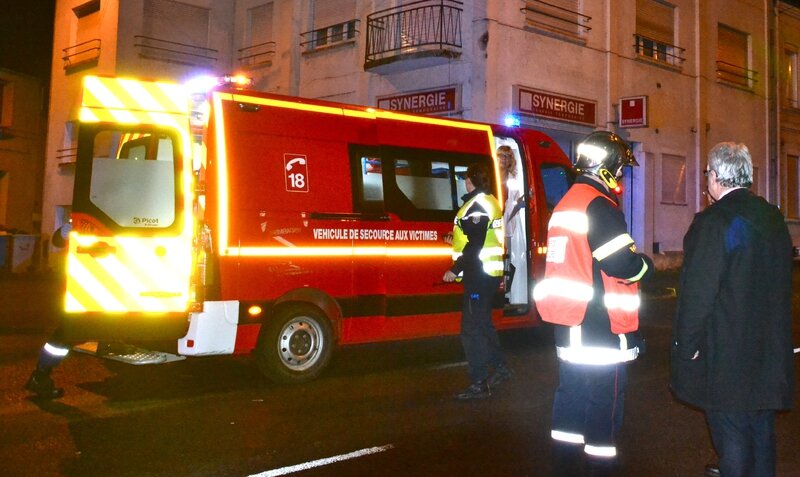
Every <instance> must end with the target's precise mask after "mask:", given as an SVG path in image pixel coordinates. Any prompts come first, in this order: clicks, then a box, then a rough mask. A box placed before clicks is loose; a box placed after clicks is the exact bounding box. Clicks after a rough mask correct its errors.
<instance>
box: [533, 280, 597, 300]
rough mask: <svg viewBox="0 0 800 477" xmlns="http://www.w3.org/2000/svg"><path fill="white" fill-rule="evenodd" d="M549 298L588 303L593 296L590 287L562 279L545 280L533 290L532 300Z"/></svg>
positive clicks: (592, 290)
mask: <svg viewBox="0 0 800 477" xmlns="http://www.w3.org/2000/svg"><path fill="white" fill-rule="evenodd" d="M550 296H557V297H560V298H566V299H568V300H575V301H579V302H586V303H588V302H589V301H590V300H591V299H592V297H593V296H594V289H593V288H592V286H591V285H586V284H585V283H580V282H576V281H574V280H567V279H564V278H545V279H544V280H542V281H540V282H539V283H538V284H536V286H535V287H534V288H533V299H534V300H537V301H538V300H542V299H544V298H546V297H550Z"/></svg>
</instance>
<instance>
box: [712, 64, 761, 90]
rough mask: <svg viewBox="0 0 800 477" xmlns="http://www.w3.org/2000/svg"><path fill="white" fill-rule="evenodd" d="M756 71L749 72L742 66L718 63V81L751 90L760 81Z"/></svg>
mask: <svg viewBox="0 0 800 477" xmlns="http://www.w3.org/2000/svg"><path fill="white" fill-rule="evenodd" d="M757 74H758V72H757V71H755V70H748V69H747V68H744V67H742V66H738V65H734V64H731V63H726V62H724V61H717V79H718V80H721V81H724V82H726V83H730V84H733V85H736V86H741V87H744V88H748V89H751V88H752V87H753V84H754V83H755V82H756V81H758V80H757V79H756V75H757Z"/></svg>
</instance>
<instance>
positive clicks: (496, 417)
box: [0, 275, 800, 477]
mask: <svg viewBox="0 0 800 477" xmlns="http://www.w3.org/2000/svg"><path fill="white" fill-rule="evenodd" d="M674 279H675V276H674V275H673V276H662V277H660V279H659V280H660V281H657V283H656V284H655V285H651V289H650V293H648V296H649V297H650V298H648V299H647V300H646V301H645V305H644V306H645V308H644V310H643V314H642V315H643V319H642V324H643V326H642V328H643V331H644V334H645V336H646V339H647V341H648V351H647V354H646V355H645V356H643V357H642V358H641V359H640V360H638V361H637V362H636V363H634V364H633V365H632V366H631V367H630V379H629V387H628V393H627V397H626V409H625V417H624V426H623V431H622V436H621V442H620V443H619V451H620V458H621V462H622V469H621V471H620V473H619V475H621V476H656V477H657V476H695V475H696V476H700V475H702V469H703V466H704V465H705V464H706V463H709V462H712V461H713V458H714V453H713V451H712V448H711V443H710V439H709V437H708V433H707V431H706V428H705V424H704V420H703V415H702V413H700V412H698V411H696V410H693V409H690V408H688V407H686V406H684V405H682V404H680V403H677V402H675V401H674V400H673V399H672V397H671V395H670V393H669V391H668V388H667V380H668V375H669V367H668V359H667V356H668V355H667V350H668V342H669V334H670V326H671V325H670V324H671V318H672V313H673V311H674V303H675V300H674V298H670V297H669V294H668V293H666V292H665V290H666V289H667V288H668V287H669V286H670V285H671V284H672V281H673V280H674ZM39 282H41V280H34V279H31V280H30V282H28V283H27V285H25V284H20V283H21V282H19V280H14V284H13V285H12V284H10V283H9V280H0V307H2V308H0V309H3V310H6V311H4V312H2V313H0V323H3V325H0V376H2V379H0V422H1V423H2V426H1V427H0V428H1V429H2V432H0V474H2V475H4V476H5V475H12V476H14V475H20V476H23V475H24V476H39V475H42V476H53V475H56V476H57V475H66V476H101V475H102V476H107V475H115V476H142V475H147V476H162V475H163V476H217V475H219V476H251V475H263V476H272V475H302V476H317V475H319V476H340V475H341V476H362V475H363V476H367V475H369V476H371V475H380V476H407V475H415V476H428V475H430V476H451V475H461V476H512V475H513V476H546V475H548V473H549V458H550V457H549V456H550V438H549V423H550V407H551V404H552V394H553V390H554V389H555V386H556V382H557V374H556V372H557V366H556V360H555V357H554V352H553V347H552V339H551V333H550V330H549V329H548V328H547V327H546V326H543V327H541V328H539V329H535V330H526V331H522V332H519V331H517V332H509V333H505V334H503V335H502V341H503V345H504V348H505V350H506V352H507V355H508V359H509V363H510V365H511V366H512V367H513V369H515V371H516V377H515V379H514V380H513V381H510V382H508V383H505V384H504V385H503V386H502V387H501V388H500V389H498V390H497V391H496V392H495V393H494V395H493V396H492V397H491V398H489V399H487V400H485V401H478V402H470V403H461V402H456V401H454V400H453V399H452V394H453V393H454V392H455V391H457V390H459V389H460V388H462V387H463V386H464V385H465V384H466V378H465V372H466V370H465V366H464V363H463V355H462V353H461V348H460V344H459V342H458V340H457V339H454V338H445V339H436V340H426V341H421V342H409V343H394V344H384V345H369V346H361V347H356V348H349V349H346V350H342V351H341V352H340V353H338V354H337V355H336V356H335V358H334V361H333V362H332V364H331V367H330V369H329V371H328V372H327V373H326V374H325V375H324V376H323V377H322V378H320V379H319V380H317V381H315V382H312V383H310V384H306V385H302V386H274V385H271V384H268V383H265V382H264V381H263V380H262V379H261V377H260V376H259V374H258V372H257V371H256V368H255V366H254V365H253V363H252V362H251V361H250V359H249V358H247V357H209V358H191V359H187V360H185V361H180V362H175V363H169V364H166V365H156V366H138V367H134V366H129V365H123V364H119V363H114V362H108V361H105V360H101V359H98V358H94V357H91V356H87V355H82V354H79V353H73V356H70V358H69V359H67V360H66V361H65V363H64V364H63V365H62V366H61V367H60V368H59V369H58V370H57V371H56V373H55V378H56V379H57V381H58V382H59V384H60V385H61V386H63V387H65V389H66V392H67V394H66V396H65V397H64V398H63V399H61V400H58V401H54V402H49V403H36V402H34V401H31V400H29V399H28V397H27V393H26V392H25V391H24V390H22V385H23V384H24V382H25V380H26V378H27V376H28V374H29V373H30V370H31V369H32V367H33V365H34V363H35V360H36V353H37V350H38V348H39V346H40V345H41V342H42V340H43V339H44V338H45V337H46V333H45V331H46V329H47V328H48V326H50V325H49V324H48V319H47V317H44V316H41V314H42V313H46V312H47V310H49V309H51V307H53V306H57V301H58V300H57V299H56V298H53V297H51V296H50V295H51V294H52V293H53V291H52V290H57V289H58V287H57V285H53V284H52V283H49V282H48V281H47V280H45V282H48V283H45V284H42V283H39ZM37 283H38V284H37ZM11 289H13V292H12V291H10V290H11ZM48 290H50V291H48ZM12 295H13V296H12ZM9 300H10V301H12V302H14V303H16V306H17V307H16V308H14V311H15V313H14V316H13V317H9V315H8V313H7V310H8V309H9V308H7V307H6V306H5V305H4V302H6V303H8V301H9ZM796 302H797V300H796ZM33 315H36V316H33ZM15 321H21V322H22V323H18V324H12V322H15ZM795 338H796V342H797V343H800V323H796V324H795ZM799 346H800V345H799ZM798 404H800V399H796V407H797V408H800V406H798ZM777 432H778V445H779V447H778V472H779V475H781V476H800V453H799V452H797V450H798V449H800V411H796V412H792V413H784V414H781V415H779V417H778V422H777Z"/></svg>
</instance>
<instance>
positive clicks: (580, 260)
mask: <svg viewBox="0 0 800 477" xmlns="http://www.w3.org/2000/svg"><path fill="white" fill-rule="evenodd" d="M623 166H638V163H637V162H636V160H635V159H634V157H633V154H632V152H631V150H630V148H629V147H628V145H627V144H626V143H625V141H623V140H622V139H621V138H620V137H619V136H618V135H616V134H613V133H610V132H605V131H596V132H593V133H591V134H589V135H588V136H587V137H586V138H585V139H584V140H583V141H582V142H581V143H580V144H579V145H578V148H577V158H576V161H575V168H574V169H575V172H576V174H577V178H576V180H575V184H574V185H573V186H572V187H571V188H570V189H569V191H567V193H566V195H564V197H563V198H562V199H561V201H560V202H559V204H558V205H557V206H556V208H555V210H554V211H553V215H552V216H551V218H550V223H549V225H548V241H547V259H546V268H545V276H544V279H543V280H541V281H540V282H539V283H538V284H537V285H536V287H535V288H534V300H535V302H536V306H537V309H538V311H539V313H540V315H541V317H542V319H543V320H544V321H546V322H549V323H553V324H554V333H555V344H556V353H557V356H558V359H559V385H558V388H557V389H556V392H555V397H554V402H553V417H552V419H553V420H552V428H551V437H552V439H553V464H554V471H555V472H554V473H555V474H556V475H580V472H581V469H580V467H583V466H584V464H585V467H586V468H587V470H588V472H589V475H608V474H610V473H611V472H612V470H613V469H614V467H615V466H616V463H617V459H616V455H617V449H616V446H615V442H616V437H617V433H618V432H619V430H620V426H621V424H622V422H621V421H622V410H623V399H624V394H625V386H626V378H627V372H626V365H627V363H629V362H631V361H633V360H634V359H636V357H637V356H638V355H639V353H640V352H641V351H643V344H644V342H643V340H641V338H640V335H639V333H638V328H639V315H638V313H639V302H640V299H639V289H638V282H639V281H640V280H641V279H643V278H645V277H646V276H647V275H649V274H651V273H652V271H653V262H652V261H651V260H650V258H649V257H647V256H646V255H644V254H641V253H637V251H636V246H635V245H634V242H633V238H631V236H630V235H629V234H628V231H627V225H626V223H625V217H624V215H623V214H622V211H621V210H620V209H619V203H618V200H617V198H616V196H615V195H614V194H613V193H612V191H613V190H615V188H616V187H617V185H618V181H619V180H620V179H621V177H622V168H623Z"/></svg>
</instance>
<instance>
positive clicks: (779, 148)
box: [42, 0, 800, 259]
mask: <svg viewBox="0 0 800 477" xmlns="http://www.w3.org/2000/svg"><path fill="white" fill-rule="evenodd" d="M799 6H800V2H798V1H777V0H702V1H701V0H670V1H664V0H592V1H588V0H473V1H470V0H462V1H459V0H418V1H412V0H224V1H223V0H219V1H214V0H181V1H174V0H125V1H120V0H89V1H86V0H58V2H57V7H56V23H55V26H56V29H55V35H54V52H55V55H54V58H53V76H52V89H51V98H52V101H51V106H50V114H49V131H48V144H47V164H46V171H45V187H44V199H43V203H44V205H43V212H42V216H43V222H42V231H43V233H45V234H47V233H50V232H51V231H52V230H54V229H55V228H57V227H58V226H60V225H61V223H63V221H64V220H66V219H67V218H68V215H69V210H70V202H71V192H72V190H71V185H72V184H71V179H72V175H73V169H74V157H75V149H74V148H75V141H76V138H77V130H76V127H75V123H74V122H73V120H74V118H75V117H76V112H77V102H78V94H79V91H80V82H81V78H82V77H83V76H84V75H86V74H99V75H117V76H131V77H137V78H151V79H166V80H172V81H179V82H182V81H188V80H189V79H190V78H192V77H193V76H195V75H198V74H202V73H211V74H226V73H233V72H235V73H244V74H245V75H247V76H249V77H251V78H253V80H254V84H255V88H256V89H259V90H263V91H269V92H276V93H282V94H288V95H294V96H303V97H309V98H318V99H326V100H333V101H340V102H345V103H355V104H362V105H369V106H376V107H381V108H386V109H398V110H405V111H414V112H419V113H424V114H436V115H442V116H448V117H455V118H463V119H469V120H476V121H484V122H504V121H505V120H506V119H507V118H509V117H511V118H514V119H512V120H515V121H518V123H519V127H527V128H535V129H539V130H542V131H544V132H546V133H547V134H549V135H550V136H552V137H553V138H554V139H555V140H556V141H557V142H558V144H559V145H560V146H561V147H562V148H563V149H564V150H565V152H567V154H568V155H572V154H573V151H574V146H575V144H576V143H577V141H579V140H580V139H581V138H582V137H583V136H585V135H586V134H588V133H589V132H591V131H593V130H596V129H607V130H612V131H615V132H617V133H619V134H620V135H621V136H623V137H624V138H626V139H627V140H628V141H630V142H631V143H632V144H633V145H634V150H635V154H636V156H637V159H638V161H639V163H640V165H641V167H639V168H635V169H633V170H631V171H628V173H627V177H626V180H625V182H624V185H625V191H624V193H623V201H622V207H623V209H624V211H625V214H626V216H627V218H628V221H629V224H630V225H631V232H632V234H633V236H634V238H635V239H636V241H637V243H638V244H640V246H641V247H642V248H643V249H644V250H645V251H646V252H648V253H652V254H653V255H654V256H655V257H656V258H657V259H658V258H659V257H664V254H665V253H667V252H673V251H675V252H678V251H680V250H681V248H682V238H683V234H684V233H685V231H686V229H687V228H688V226H689V224H690V223H691V221H692V218H693V216H694V214H695V213H696V212H698V211H699V210H701V209H702V208H703V207H704V206H705V198H704V195H703V192H704V188H705V181H704V180H703V176H702V170H703V169H704V167H705V156H706V154H707V151H708V150H709V149H710V148H711V147H712V146H713V145H714V144H716V143H717V142H719V141H725V140H733V141H738V142H744V143H746V144H747V145H748V147H749V148H750V151H751V153H752V155H753V158H754V161H755V167H756V170H755V183H754V185H753V189H754V190H755V191H756V192H757V193H758V194H760V195H763V196H764V197H766V198H767V199H768V200H770V201H771V202H773V203H776V204H779V205H780V206H781V208H782V209H783V210H784V213H785V214H786V217H787V222H788V223H789V224H790V226H791V228H792V229H793V232H796V235H797V240H796V243H798V244H800V106H799V105H798V86H797V82H798V73H797V70H796V68H797V55H798V51H800V50H799V48H800V8H798V7H799ZM309 127H313V125H309ZM795 229H796V231H795Z"/></svg>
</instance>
